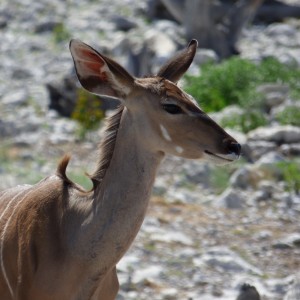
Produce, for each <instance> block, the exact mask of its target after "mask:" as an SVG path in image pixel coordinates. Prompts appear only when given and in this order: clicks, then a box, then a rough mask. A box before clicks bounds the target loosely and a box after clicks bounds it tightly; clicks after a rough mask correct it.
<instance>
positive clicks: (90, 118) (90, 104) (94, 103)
mask: <svg viewBox="0 0 300 300" xmlns="http://www.w3.org/2000/svg"><path fill="white" fill-rule="evenodd" d="M77 94H78V98H77V102H76V106H75V109H74V111H73V113H72V116H71V118H72V119H73V120H76V121H78V122H79V123H80V125H81V129H80V132H79V136H80V138H84V137H85V135H86V133H87V132H88V131H89V130H94V129H96V128H97V127H98V126H99V124H100V121H101V120H102V119H103V118H104V116H105V114H104V112H103V110H102V108H101V100H100V98H99V97H98V96H95V95H93V94H91V93H89V92H87V91H85V90H84V89H79V90H78V93H77Z"/></svg>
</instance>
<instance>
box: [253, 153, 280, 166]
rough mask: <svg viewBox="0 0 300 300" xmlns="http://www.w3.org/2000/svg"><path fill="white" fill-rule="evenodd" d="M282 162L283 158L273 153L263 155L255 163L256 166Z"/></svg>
mask: <svg viewBox="0 0 300 300" xmlns="http://www.w3.org/2000/svg"><path fill="white" fill-rule="evenodd" d="M282 161H284V157H283V156H282V155H281V154H280V153H278V152H275V151H272V152H267V153H266V154H265V155H263V156H262V157H261V158H260V159H259V160H258V161H257V162H256V164H257V165H260V166H261V165H275V164H277V163H279V162H282Z"/></svg>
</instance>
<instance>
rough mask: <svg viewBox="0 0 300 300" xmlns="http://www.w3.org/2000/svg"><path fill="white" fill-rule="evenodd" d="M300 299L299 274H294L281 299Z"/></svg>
mask: <svg viewBox="0 0 300 300" xmlns="http://www.w3.org/2000/svg"><path fill="white" fill-rule="evenodd" d="M298 299H300V275H299V274H297V275H295V276H294V279H293V283H292V284H291V285H290V287H289V289H288V291H287V293H286V295H285V296H284V299H283V300H298Z"/></svg>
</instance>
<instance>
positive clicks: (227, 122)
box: [220, 109, 267, 133]
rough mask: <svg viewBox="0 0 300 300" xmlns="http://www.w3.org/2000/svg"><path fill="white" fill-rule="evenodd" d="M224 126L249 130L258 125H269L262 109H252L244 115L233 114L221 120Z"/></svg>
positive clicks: (243, 130) (244, 130)
mask: <svg viewBox="0 0 300 300" xmlns="http://www.w3.org/2000/svg"><path fill="white" fill-rule="evenodd" d="M220 123H221V125H222V126H223V127H230V128H234V129H237V130H240V131H242V132H245V133H247V132H249V131H251V130H253V129H255V128H257V127H260V126H265V125H267V119H266V117H265V116H264V114H263V113H262V112H261V111H260V110H255V109H252V110H251V109H250V110H248V111H246V112H245V113H244V114H242V115H237V114H236V115H233V116H230V117H226V118H223V119H222V120H221V122H220Z"/></svg>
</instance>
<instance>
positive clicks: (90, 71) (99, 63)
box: [77, 49, 107, 81]
mask: <svg viewBox="0 0 300 300" xmlns="http://www.w3.org/2000/svg"><path fill="white" fill-rule="evenodd" d="M77 62H78V63H79V66H80V68H81V71H82V73H83V74H85V75H86V76H97V77H100V79H101V80H104V81H106V80H107V76H106V74H105V72H103V71H101V69H102V68H103V67H104V66H105V62H104V61H103V60H102V59H101V57H99V56H98V55H97V54H96V53H94V52H92V51H89V50H88V49H78V51H77Z"/></svg>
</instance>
